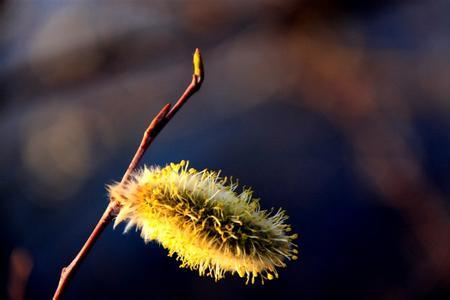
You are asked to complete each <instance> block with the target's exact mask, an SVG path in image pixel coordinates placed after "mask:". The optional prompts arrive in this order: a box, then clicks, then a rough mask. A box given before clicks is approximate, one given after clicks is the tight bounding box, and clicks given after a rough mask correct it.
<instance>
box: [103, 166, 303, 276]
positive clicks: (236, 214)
mask: <svg viewBox="0 0 450 300" xmlns="http://www.w3.org/2000/svg"><path fill="white" fill-rule="evenodd" d="M188 165H189V163H186V162H185V161H181V162H180V163H178V164H173V163H171V164H170V165H167V166H166V167H164V168H160V167H151V168H147V167H144V169H143V170H140V171H137V172H135V173H134V174H133V176H132V178H131V180H129V181H128V182H127V183H125V184H114V185H111V186H109V193H110V199H111V201H118V202H119V203H120V205H121V210H120V212H119V213H118V215H117V217H116V220H115V225H114V226H116V225H117V224H119V223H121V222H122V221H127V222H128V224H127V226H126V228H125V231H127V230H129V229H130V228H132V227H134V226H136V228H137V229H140V230H141V236H142V238H143V239H144V240H145V241H146V242H148V241H152V240H155V241H157V242H159V243H160V244H161V245H162V246H163V247H164V248H166V249H167V250H168V251H169V256H172V255H173V254H176V255H177V260H179V261H180V262H181V265H180V267H186V268H190V269H191V270H198V272H199V274H200V275H202V276H203V275H206V276H211V277H213V278H215V280H219V279H221V278H223V277H224V276H225V274H226V273H227V272H230V273H232V274H234V273H237V274H239V276H241V277H246V278H247V281H246V282H247V283H248V282H252V283H254V281H255V278H256V277H257V276H258V275H259V276H260V277H261V280H262V282H263V283H264V279H268V280H272V279H273V278H278V273H277V270H276V268H277V267H285V266H286V264H285V261H286V260H295V259H297V253H298V251H297V249H296V248H297V246H296V245H295V244H294V243H293V240H294V239H296V238H297V235H296V234H290V233H289V232H290V231H291V227H290V226H289V225H287V224H285V221H286V219H287V218H288V217H287V216H286V215H285V213H284V211H283V210H281V209H280V210H278V211H277V212H275V213H272V211H270V212H269V211H266V210H261V209H260V206H259V202H258V200H257V199H255V198H253V195H252V194H253V192H252V191H251V190H250V189H244V190H243V191H242V192H241V193H240V194H238V193H236V188H237V184H236V183H233V181H232V180H231V179H228V178H226V177H225V178H222V177H220V176H219V173H218V172H214V171H209V170H203V171H197V170H195V169H193V168H189V167H188Z"/></svg>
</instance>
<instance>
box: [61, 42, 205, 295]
mask: <svg viewBox="0 0 450 300" xmlns="http://www.w3.org/2000/svg"><path fill="white" fill-rule="evenodd" d="M193 64H194V74H193V75H192V81H191V83H190V84H189V85H188V87H187V88H186V90H185V91H184V93H183V94H182V95H181V97H180V98H179V99H178V101H177V102H176V103H175V105H174V106H173V107H172V108H171V105H170V103H168V104H166V105H165V106H164V107H163V108H162V109H161V111H160V112H159V113H158V114H157V115H156V116H155V118H154V119H153V120H152V122H151V123H150V125H149V126H148V128H147V130H146V131H145V132H144V136H143V137H142V141H141V144H140V145H139V147H138V149H137V150H136V153H135V155H134V157H133V159H132V160H131V162H130V165H129V166H128V169H127V170H126V172H125V174H124V175H123V177H122V180H121V184H124V183H125V182H127V180H129V179H130V176H131V174H132V172H133V171H134V170H135V169H136V167H137V166H138V164H139V162H140V161H141V159H142V156H143V155H144V154H145V151H147V149H148V148H149V147H150V145H151V143H152V142H153V141H154V140H155V138H156V137H157V136H158V134H159V133H160V132H161V130H162V129H163V128H164V127H165V126H166V124H167V123H169V121H170V120H171V119H172V118H173V117H174V116H175V114H176V113H177V112H178V110H180V108H181V107H182V106H183V105H184V104H185V103H186V102H187V101H188V99H189V98H190V97H191V96H192V95H193V94H195V92H197V91H198V90H199V89H200V87H201V85H202V83H203V79H204V69H203V61H202V58H201V55H200V50H199V49H198V48H197V49H196V50H195V53H194V58H193ZM119 211H120V205H119V204H118V203H117V202H110V203H109V205H108V206H107V207H106V210H105V212H104V213H103V215H102V217H101V218H100V220H99V221H98V223H97V225H96V226H95V228H94V230H93V231H92V233H91V235H90V236H89V238H88V239H87V240H86V242H85V243H84V245H83V247H82V248H81V250H80V252H78V254H77V256H76V257H75V258H74V259H73V261H72V262H71V263H70V264H69V265H68V266H67V267H65V268H63V269H62V271H61V277H60V279H59V284H58V287H57V289H56V291H55V294H54V295H53V300H58V299H60V298H61V295H62V294H63V292H64V291H65V290H66V288H67V286H68V285H69V283H70V280H71V279H72V278H73V276H74V274H75V272H76V270H77V269H78V268H79V267H80V265H81V263H82V262H83V260H84V259H85V258H86V256H87V255H88V254H89V251H90V250H91V249H92V247H93V246H94V244H95V242H96V241H97V239H98V238H99V237H100V235H101V233H102V232H103V231H104V230H105V228H106V227H107V226H108V225H109V223H111V221H112V220H113V219H114V217H115V216H116V215H117V213H118V212H119Z"/></svg>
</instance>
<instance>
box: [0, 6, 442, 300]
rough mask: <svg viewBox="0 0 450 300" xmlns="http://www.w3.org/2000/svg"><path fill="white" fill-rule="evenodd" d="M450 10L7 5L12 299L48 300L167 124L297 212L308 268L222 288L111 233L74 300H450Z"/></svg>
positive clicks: (2, 192) (6, 158) (3, 18)
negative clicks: (195, 82)
mask: <svg viewBox="0 0 450 300" xmlns="http://www.w3.org/2000/svg"><path fill="white" fill-rule="evenodd" d="M449 12H450V2H449V1H446V0H432V1H394V0H392V1H390V0H384V1H379V0H378V1H377V0H370V1H357V0H344V1H339V0H303V1H301V0H300V1H294V0H285V1H280V0H257V1H242V0H241V1H237V0H218V1H207V0H205V1H200V0H193V1H125V0H123V1H118V0H117V1H107V0H95V1H82V0H80V1H75V0H72V1H57V0H14V1H12V0H0V139H1V146H0V228H1V230H0V237H1V246H0V247H1V248H0V256H1V264H0V266H1V272H0V299H14V300H19V299H24V298H26V299H49V298H50V297H51V295H52V294H53V292H54V290H55V288H56V286H57V283H58V280H59V275H60V270H61V268H62V266H64V265H66V264H68V263H69V262H70V261H71V260H72V258H73V257H74V255H75V254H76V253H77V251H78V250H79V249H80V247H81V245H82V244H83V243H84V241H85V239H86V238H87V236H88V235H89V233H90V232H91V230H92V228H93V226H94V225H95V224H96V223H97V221H98V219H99V217H100V216H101V214H102V212H103V210H104V209H105V207H106V205H107V203H108V199H107V195H106V190H105V185H106V184H108V183H111V182H112V181H114V180H119V179H120V178H121V176H122V175H123V173H124V171H125V169H126V168H127V166H128V163H129V161H130V159H131V157H132V155H133V154H134V151H135V149H136V147H137V145H138V144H139V142H140V139H141V136H142V133H143V131H144V130H145V128H146V127H147V125H148V123H149V121H150V120H151V119H152V118H153V116H154V115H155V114H156V113H157V112H158V111H159V109H160V108H161V107H162V106H163V105H164V104H165V103H167V102H173V101H175V100H176V99H177V98H178V96H179V95H180V93H181V92H182V91H183V90H184V88H185V87H186V85H187V83H189V82H190V79H191V74H192V64H191V59H192V53H193V51H194V49H195V48H196V47H199V48H201V49H202V54H203V57H204V60H205V70H206V79H205V82H204V84H203V87H202V89H201V91H200V92H199V93H198V94H196V95H195V96H194V97H193V98H192V99H191V101H190V102H189V103H188V104H187V105H186V106H185V107H183V109H182V110H181V111H180V113H179V114H178V115H177V116H176V117H175V118H174V119H173V120H172V122H171V123H170V124H169V125H168V126H167V128H166V129H164V131H163V132H162V133H161V135H160V136H159V138H158V139H157V140H156V142H155V143H154V144H153V146H152V147H151V149H150V151H149V152H148V153H147V155H146V156H145V157H144V160H143V162H144V163H145V164H148V165H151V164H159V165H164V164H166V163H168V162H177V161H179V160H181V159H186V160H190V161H191V164H192V165H193V166H195V167H196V168H198V169H201V168H206V167H207V168H211V169H221V170H222V171H223V174H224V175H233V176H235V177H237V178H239V179H240V182H241V183H242V184H245V185H247V186H252V187H253V188H254V189H255V191H256V194H257V196H258V197H261V199H262V200H261V202H262V205H263V207H265V208H270V207H283V208H285V209H286V210H287V212H288V214H289V215H290V222H291V223H292V225H293V227H294V230H295V231H296V232H298V233H299V235H300V238H299V240H298V242H299V245H300V249H301V252H300V259H299V260H298V261H296V262H293V263H289V264H288V266H287V268H286V269H283V270H281V272H280V279H279V280H276V281H271V282H269V283H266V285H264V286H260V285H259V284H257V285H254V286H245V285H244V282H243V281H242V280H241V279H240V278H234V277H229V278H227V279H226V280H223V281H220V282H218V283H214V280H212V279H210V278H200V277H199V276H198V275H197V274H196V273H195V272H192V271H189V270H186V269H179V268H178V262H177V261H175V260H174V259H173V258H168V257H167V256H166V251H165V250H164V249H162V248H161V247H159V246H158V245H156V243H151V244H148V245H145V244H144V242H143V241H142V239H141V238H140V237H139V234H138V233H136V232H134V231H133V232H130V233H128V234H126V235H122V230H123V227H120V228H117V229H116V230H113V229H112V227H108V228H107V230H106V231H105V232H104V234H103V235H102V237H101V238H100V240H99V241H98V243H97V244H96V245H95V247H94V249H93V251H92V253H91V254H90V255H89V256H88V258H87V260H86V261H85V263H84V264H83V265H82V267H81V268H80V270H79V272H78V273H77V275H76V277H75V278H74V280H73V282H72V284H71V286H70V287H69V290H68V291H67V294H66V296H67V297H66V299H217V300H220V299H236V300H238V299H285V298H290V299H450V217H449V214H450V206H449V199H450V184H449V183H450V18H449Z"/></svg>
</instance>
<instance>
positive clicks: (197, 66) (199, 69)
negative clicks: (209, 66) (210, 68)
mask: <svg viewBox="0 0 450 300" xmlns="http://www.w3.org/2000/svg"><path fill="white" fill-rule="evenodd" d="M193 63H194V75H195V76H198V77H200V78H203V60H202V56H201V54H200V50H199V49H198V48H197V49H195V52H194V59H193Z"/></svg>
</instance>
